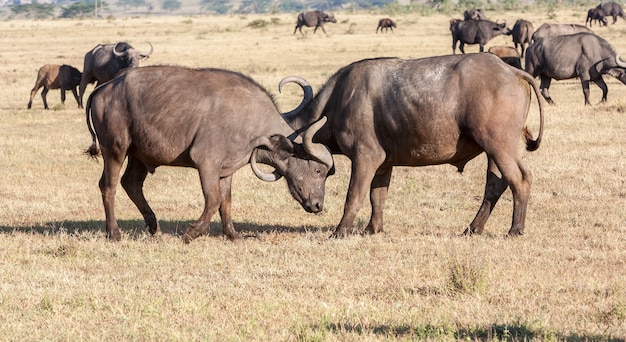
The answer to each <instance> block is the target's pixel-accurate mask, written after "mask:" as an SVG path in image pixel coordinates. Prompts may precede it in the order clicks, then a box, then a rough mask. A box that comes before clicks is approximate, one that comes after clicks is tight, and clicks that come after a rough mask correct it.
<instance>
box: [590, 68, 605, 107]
mask: <svg viewBox="0 0 626 342" xmlns="http://www.w3.org/2000/svg"><path fill="white" fill-rule="evenodd" d="M593 83H595V84H596V85H597V86H598V87H600V89H601V90H602V100H601V102H606V96H607V94H608V93H609V88H608V87H607V86H606V83H605V82H604V79H602V76H601V75H600V78H598V79H595V80H594V81H593ZM588 92H589V89H587V93H588ZM587 98H588V96H587Z"/></svg>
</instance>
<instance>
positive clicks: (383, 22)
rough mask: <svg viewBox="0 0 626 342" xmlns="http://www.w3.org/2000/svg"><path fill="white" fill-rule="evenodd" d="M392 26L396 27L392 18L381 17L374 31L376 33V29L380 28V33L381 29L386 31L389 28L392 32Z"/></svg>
mask: <svg viewBox="0 0 626 342" xmlns="http://www.w3.org/2000/svg"><path fill="white" fill-rule="evenodd" d="M394 27H396V23H395V22H394V21H393V20H391V19H390V18H383V19H380V20H379V21H378V27H377V28H376V33H378V29H380V32H381V33H382V32H383V30H385V33H386V32H387V30H389V29H391V32H393V28H394Z"/></svg>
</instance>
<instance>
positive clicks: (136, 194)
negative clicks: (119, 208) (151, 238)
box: [122, 156, 161, 235]
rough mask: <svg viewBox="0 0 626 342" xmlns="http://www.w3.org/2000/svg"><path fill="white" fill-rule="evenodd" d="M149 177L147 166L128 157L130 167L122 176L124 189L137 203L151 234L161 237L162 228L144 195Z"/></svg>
mask: <svg viewBox="0 0 626 342" xmlns="http://www.w3.org/2000/svg"><path fill="white" fill-rule="evenodd" d="M147 175H148V168H147V167H146V165H145V164H144V163H143V162H141V161H140V160H139V159H137V158H134V157H132V156H128V165H127V166H126V171H125V172H124V175H123V176H122V187H123V188H124V190H125V191H126V194H128V197H129V198H130V199H131V200H132V201H133V203H135V206H137V209H139V212H140V213H141V215H142V216H143V219H144V221H145V222H146V226H147V227H148V230H149V231H150V234H152V235H161V227H159V222H158V221H157V218H156V215H155V214H154V212H153V211H152V208H150V205H149V204H148V201H146V197H145V196H144V194H143V183H144V181H145V180H146V176H147Z"/></svg>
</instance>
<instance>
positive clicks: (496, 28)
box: [450, 19, 511, 53]
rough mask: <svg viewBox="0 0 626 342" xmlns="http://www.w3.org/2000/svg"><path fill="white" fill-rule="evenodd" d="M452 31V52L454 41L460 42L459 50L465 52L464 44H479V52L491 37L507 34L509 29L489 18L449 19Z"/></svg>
mask: <svg viewBox="0 0 626 342" xmlns="http://www.w3.org/2000/svg"><path fill="white" fill-rule="evenodd" d="M450 32H451V33H452V53H456V43H457V42H460V44H459V50H461V53H465V44H479V45H480V52H483V51H484V49H485V44H487V42H488V41H490V40H491V39H492V38H494V37H496V36H499V35H501V34H505V35H509V34H511V30H509V29H508V28H507V27H506V22H504V23H494V22H493V21H489V20H458V19H453V20H451V21H450Z"/></svg>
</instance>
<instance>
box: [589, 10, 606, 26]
mask: <svg viewBox="0 0 626 342" xmlns="http://www.w3.org/2000/svg"><path fill="white" fill-rule="evenodd" d="M594 20H595V21H596V22H598V25H600V26H607V25H608V23H609V21H608V20H607V19H606V15H605V14H604V10H603V9H602V8H592V9H590V10H589V11H587V20H585V26H587V23H589V27H591V26H592V25H591V23H592V22H593V21H594Z"/></svg>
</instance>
